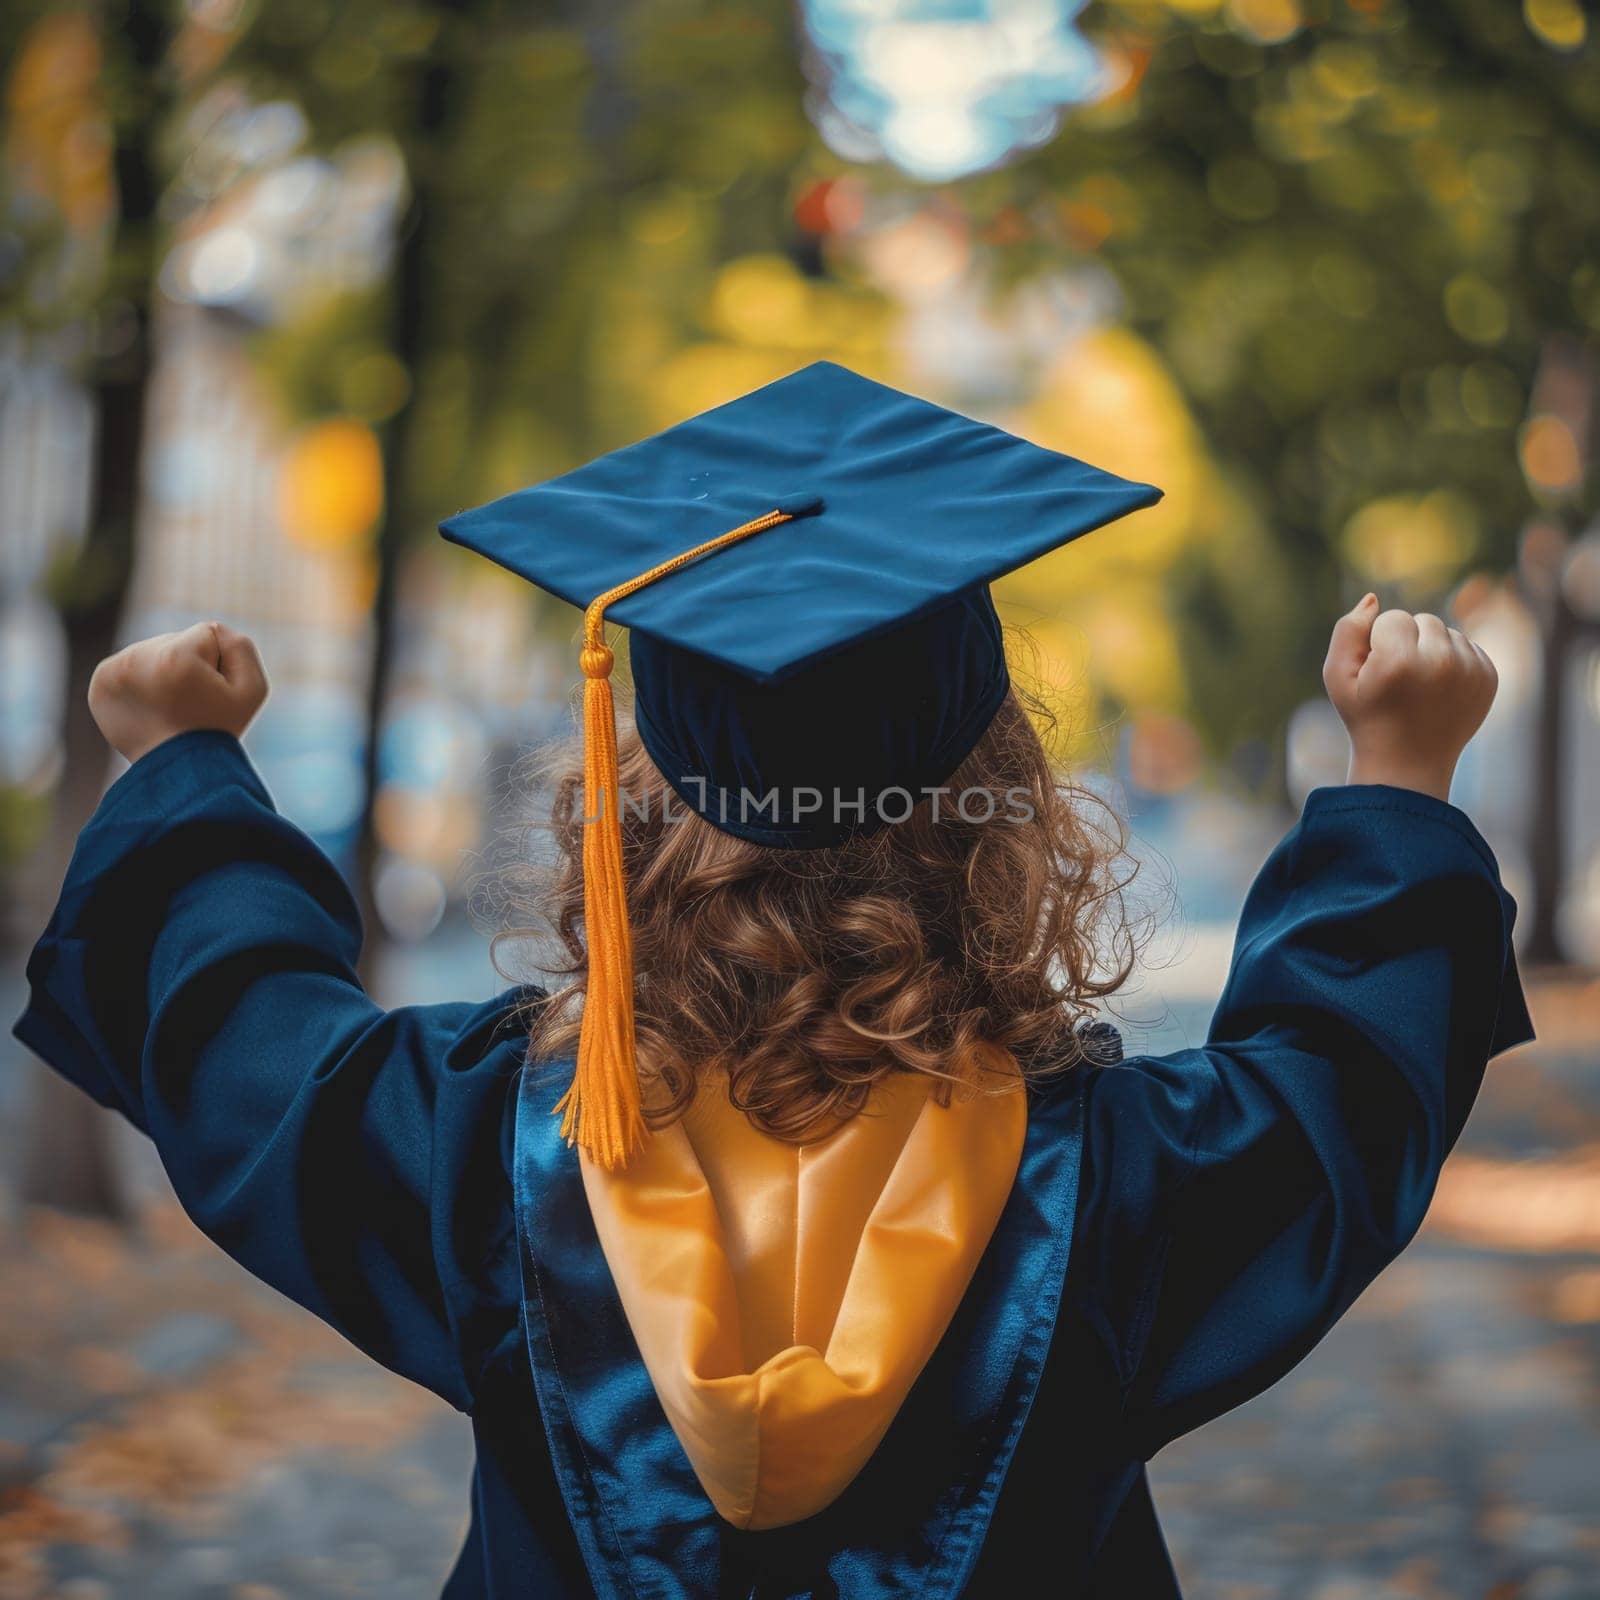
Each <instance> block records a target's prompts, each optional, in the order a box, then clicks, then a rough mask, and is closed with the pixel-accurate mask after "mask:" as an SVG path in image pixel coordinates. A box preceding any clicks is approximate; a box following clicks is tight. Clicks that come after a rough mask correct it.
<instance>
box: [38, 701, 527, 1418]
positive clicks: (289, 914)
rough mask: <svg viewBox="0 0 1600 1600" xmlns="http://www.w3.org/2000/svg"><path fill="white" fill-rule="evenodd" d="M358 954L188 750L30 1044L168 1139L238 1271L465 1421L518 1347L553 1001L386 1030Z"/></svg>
mask: <svg viewBox="0 0 1600 1600" xmlns="http://www.w3.org/2000/svg"><path fill="white" fill-rule="evenodd" d="M360 945H361V929H360V920H359V917H358V914H357V912H356V908H355V904H354V902H353V900H352V899H351V896H350V894H349V891H348V889H347V888H346V886H345V884H344V882H343V880H342V879H341V878H340V876H339V874H338V872H337V871H336V870H335V868H334V867H333V865H332V863H331V862H330V861H329V860H328V859H327V857H326V856H324V855H323V854H322V852H321V851H319V850H318V849H317V847H316V846H315V845H314V844H313V843H312V842H311V840H310V839H308V838H307V837H306V835H305V834H303V833H302V832H301V831H300V830H299V829H298V828H296V827H294V826H293V825H292V824H291V823H289V822H287V821H285V820H284V818H282V817H281V816H279V814H278V813H277V811H276V810H275V808H274V807H273V804H272V801H271V799H270V798H269V796H268V794H267V791H266V789H265V788H264V786H263V785H262V783H261V780H260V778H259V777H258V776H257V774H256V772H255V769H254V768H253V767H252V766H251V764H250V761H249V759H248V758H247V757H246V756H245V754H244V751H243V749H242V748H241V746H240V745H239V743H238V741H237V740H235V739H234V738H232V737H231V736H230V735H228V734H224V733H217V732H196V733H188V734H182V735H179V736H178V737H176V738H173V739H170V740H168V741H166V742H165V743H163V744H161V745H159V746H157V747H156V748H155V749H154V750H152V751H151V752H150V753H149V754H147V755H146V756H144V757H143V758H142V759H140V760H139V761H137V762H135V763H134V764H133V766H132V767H130V768H129V769H128V771H127V772H125V773H124V774H123V775H122V776H121V777H120V778H119V779H118V780H117V782H116V783H115V784H113V785H112V787H111V788H110V790H109V791H108V792H107V794H106V796H105V798H104V799H103V800H102V802H101V804H100V807H99V809H98V810H97V811H96V813H95V815H94V817H93V818H92V819H91V821H90V822H89V824H88V826H87V827H86V828H85V829H84V831H83V833H82V834H81V835H80V837H79V840H78V845H77V848H76V851H75V852H74V855H73V859H72V863H71V866H70V867H69V868H68V871H67V877H66V881H65V883H64V885H63V887H62V891H61V898H60V902H59V904H58V905H57V907H56V910H55V913H54V915H53V917H52V918H51V921H50V925H49V927H48V928H47V929H46V931H45V933H44V935H43V937H42V938H41V939H40V940H39V943H38V945H37V946H36V947H35V949H34V951H33V955H32V957H31V959H30V961H29V964H28V981H29V986H30V999H29V1004H28V1007H27V1010H26V1011H25V1012H24V1014H23V1016H22V1018H21V1020H20V1021H19V1022H18V1023H17V1025H16V1030H15V1031H16V1034H17V1036H18V1038H20V1039H21V1040H22V1041H23V1043H24V1044H26V1045H28V1046H29V1047H30V1048H32V1049H33V1050H34V1051H35V1052H37V1053H38V1054H39V1055H40V1056H42V1057H43V1058H44V1060H45V1061H46V1062H48V1063H49V1064H50V1065H51V1066H52V1067H54V1068H55V1069H56V1070H57V1071H58V1072H60V1073H62V1074H63V1075H64V1076H65V1077H67V1078H69V1079H71V1080H72V1081H73V1082H74V1083H76V1084H77V1085H78V1086H79V1087H80V1088H82V1089H84V1090H85V1091H87V1092H88V1093H89V1094H90V1095H92V1096H93V1097H94V1098H95V1099H96V1100H98V1101H100V1102H101V1103H102V1104H104V1105H107V1106H110V1107H112V1108H114V1109H115V1110H118V1111H120V1112H122V1113H123V1114H124V1115H125V1116H126V1117H127V1118H128V1119H129V1120H130V1121H131V1122H133V1123H134V1124H135V1125H136V1126H137V1127H139V1128H140V1129H142V1130H143V1131H144V1132H145V1133H147V1134H148V1135H149V1136H150V1137H151V1138H152V1139H153V1140H154V1142H155V1145H156V1148H157V1150H158V1151H159V1153H160V1156H161V1159H162V1162H163V1164H164V1165H165V1167H166V1169H167V1172H168V1174H169V1175H170V1177H171V1179H172V1183H173V1187H174V1189H175V1190H176V1192H177V1195H178V1198H179V1200H180V1201H181V1202H182V1204H183V1206H184V1209H185V1210H186V1211H187V1212H188V1213H189V1215H190V1216H191V1217H192V1218H193V1219H194V1221H195V1222H196V1223H197V1224H198V1225H199V1227H200V1228H201V1229H202V1230H203V1231H204V1232H205V1233H207V1234H208V1235H209V1236H210V1237H211V1238H212V1239H214V1240H215V1241H216V1242H217V1243H218V1244H219V1245H221V1246H222V1248H223V1249H224V1250H226V1251H227V1252H228V1254H229V1255H231V1256H233V1257H234V1258H235V1259H236V1260H237V1261H239V1262H240V1263H241V1264H242V1265H243V1266H245V1267H246V1268H247V1269H248V1270H249V1271H251V1272H252V1273H254V1274H255V1275H256V1276H257V1277H259V1278H262V1279H264V1280H265V1281H266V1282H267V1283H269V1284H271V1285H273V1286H274V1287H275V1288H277V1289H279V1290H281V1291H282V1292H283V1293H284V1294H286V1295H288V1296H290V1297H291V1298H292V1299H294V1300H297V1301H298V1302H299V1303H300V1304H301V1305H303V1306H305V1307H307V1308H308V1309H309V1310H311V1311H312V1312H314V1313H315V1314H316V1315H317V1316H319V1317H321V1318H322V1319H323V1320H324V1321H326V1322H328V1323H330V1324H332V1326H333V1327H335V1328H336V1329H338V1330H339V1331H340V1332H341V1333H342V1334H344V1335H345V1336H346V1337H347V1338H349V1339H350V1340H351V1341H352V1342H353V1343H355V1344H356V1345H358V1346H359V1347H360V1348H361V1349H363V1350H365V1351H366V1352H367V1353H368V1354H370V1355H372V1356H374V1357H376V1359H377V1360H379V1361H380V1362H382V1363H383V1364H384V1365H385V1366H387V1367H389V1368H391V1369H392V1370H393V1371H395V1372H398V1373H401V1374H402V1375H404V1376H406V1377H408V1378H412V1379H414V1380H415V1381H417V1382H418V1383H421V1384H423V1385H425V1386H426V1387H428V1388H429V1389H432V1390H434V1391H435V1392H436V1393H438V1394H440V1395H442V1396H443V1397H444V1398H445V1399H447V1400H449V1401H450V1402H451V1403H452V1404H453V1405H455V1406H457V1407H458V1408H460V1409H470V1407H471V1402H472V1396H473V1392H474V1388H475V1384H476V1382H477V1379H478V1377H479V1375H480V1373H481V1372H482V1371H483V1369H484V1367H485V1365H486V1364H487V1362H488V1360H489V1359H490V1357H491V1356H492V1354H493V1353H494V1351H495V1349H496V1348H497V1347H498V1346H499V1345H500V1344H501V1343H502V1342H503V1341H504V1340H505V1339H506V1338H507V1337H510V1336H514V1333H515V1321H516V1296H517V1290H516V1272H517V1268H516V1254H515V1237H514V1225H513V1221H512V1212H511V1204H510V1180H509V1177H508V1173H509V1170H510V1167H509V1161H510V1140H511V1137H512V1125H511V1118H510V1109H511V1102H512V1095H511V1089H512V1084H513V1080H514V1078H515V1076H516V1073H517V1071H518V1069H519V1068H520V1066H521V1064H522V1057H523V1050H524V1047H525V1044H526V1028H525V1027H521V1028H519V1026H518V1023H517V1018H518V1015H519V1010H520V1006H521V1005H522V1004H523V1003H524V1002H526V1001H528V1000H530V999H532V998H536V995H537V991H511V992H509V993H507V994H505V995H502V996H501V997H499V998H498V999H496V1000H493V1001H490V1002H488V1003H485V1004H481V1005H471V1004H459V1005H454V1004H453V1005H437V1006H408V1007H402V1008H400V1009H398V1010H394V1011H385V1010H384V1009H382V1008H381V1007H380V1006H378V1005H376V1004H374V1003H373V1001H371V1000H370V999H369V998H368V997H367V995H366V994H365V993H364V992H363V990H362V988H361V985H360V982H359V980H358V979H357V977H356V973H355V961H356V958H357V955H358V954H359V951H360Z"/></svg>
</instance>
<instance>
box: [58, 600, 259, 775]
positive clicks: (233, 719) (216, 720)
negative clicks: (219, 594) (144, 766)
mask: <svg viewBox="0 0 1600 1600" xmlns="http://www.w3.org/2000/svg"><path fill="white" fill-rule="evenodd" d="M266 698H267V674H266V672H265V670H264V669H263V668H262V665H261V656H260V653H259V652H258V651H257V649H256V647H255V643H254V641H253V640H251V639H250V638H248V637H247V636H246V635H245V634H242V633H236V632H235V631H234V630H233V629H232V628H227V627H224V626H223V625H222V624H221V623H220V622H197V623H196V624H195V625H194V626H193V627H192V628H185V629H184V630H183V632H182V633H161V634H157V635H156V637H155V638H153V639H141V640H140V641H139V642H138V643H137V644H130V645H129V646H128V647H127V649H125V650H119V651H118V652H117V653H116V654H115V655H114V656H107V657H106V659H105V660H104V661H102V662H101V663H100V665H99V666H98V667H96V668H95V670H94V676H93V677H92V678H91V679H90V680H89V710H90V712H91V713H92V715H93V716H94V720H95V723H96V725H97V726H98V727H99V729H100V731H101V733H103V734H104V735H105V736H106V741H107V743H109V744H110V745H111V746H112V747H113V748H114V749H116V750H119V751H121V752H122V754H123V755H125V756H126V757H127V758H128V760H129V761H137V760H138V759H139V757H140V756H142V755H144V754H145V753H146V752H147V751H149V750H153V749H154V748H155V747H156V746H157V745H158V744H160V743H161V742H162V741H163V740H165V739H170V738H172V736H173V735H174V734H178V733H188V732H189V731H190V730H192V729H195V728H221V729H224V730H225V731H226V732H228V733H232V734H235V735H237V734H242V733H243V732H244V730H245V729H246V728H247V727H248V726H249V725H250V721H251V719H252V718H253V717H254V716H255V714H256V712H258V711H259V710H260V709H261V706H262V703H263V702H264V701H265V700H266Z"/></svg>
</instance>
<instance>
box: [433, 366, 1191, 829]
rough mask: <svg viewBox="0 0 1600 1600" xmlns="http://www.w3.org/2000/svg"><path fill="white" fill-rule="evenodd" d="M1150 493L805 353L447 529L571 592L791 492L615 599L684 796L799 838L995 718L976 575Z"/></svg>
mask: <svg viewBox="0 0 1600 1600" xmlns="http://www.w3.org/2000/svg"><path fill="white" fill-rule="evenodd" d="M1160 497H1161V496H1160V491H1159V490H1157V489H1154V488H1152V487H1151V486H1150V485H1148V484H1142V483H1132V482H1129V481H1127V480H1126V479H1123V478H1119V477H1116V476H1114V475H1113V474H1111V473H1108V472H1102V471H1101V470H1099V469H1098V468H1096V467H1092V466H1089V465H1088V464H1087V463H1085V462H1082V461H1077V460H1074V459H1073V458H1072V457H1070V456H1064V455H1060V454H1057V453H1056V452H1054V451H1051V450H1045V449H1042V448H1040V447H1039V446H1038V445H1034V444H1030V443H1028V442H1027V441H1026V440H1023V439H1019V438H1016V437H1015V436H1013V435H1011V434H1008V433H1006V432H1004V431H1003V430H1002V429H999V428H995V427H991V426H990V425H988V424H986V423H982V422H976V421H974V420H973V419H971V418H970V417H963V416H960V415H958V414H957V413H956V412H953V411H948V410H946V409H945V408H944V407H942V406H936V405H932V404H930V403H929V402H928V401H926V400H920V399H918V398H917V397H916V396H914V395H909V394H903V393H901V392H900V391H899V390H897V389H891V388H888V387H886V386H885V385H883V384H880V383H875V382H873V381H872V380H871V379H869V378H864V377H862V376H861V375H860V374H858V373H854V372H850V371H848V370H847V369H846V368H844V367H840V366H835V365H834V364H833V363H831V362H826V361H820V362H816V363H814V364H813V365H811V366H808V367H805V368H803V369H801V370H800V371H798V372H794V373H791V374H790V375H789V376H788V377H786V378H782V379H780V380H779V381H778V382H776V383H771V384H768V385H766V386H765V387H764V388H761V389H757V390H756V391H755V392H754V393H752V394H747V395H743V396H741V397H740V398H738V399H736V400H732V401H730V402H729V403H728V404H726V405H723V406H718V407H717V408H716V409H715V410H712V411H709V412H707V413H705V415H703V416H698V417H691V418H690V419H688V420H687V421H685V422H682V423H679V424H678V425H677V426H676V427H673V428H669V429H667V431H666V432H664V433H661V434H658V435H657V436H656V437H654V438H652V439H645V440H642V441H641V442H640V443H638V444H633V445H629V446H628V447H627V448H625V449H622V450H617V451H613V452H612V453H611V454H610V455H607V456H602V457H601V458H600V459H599V460H598V461H592V462H590V463H589V464H588V465H586V466H583V467H579V468H578V469H577V470H576V471H574V472H569V473H566V474H564V475H563V476H561V477H559V478H555V479H553V480H551V481H550V482H548V483H544V484H537V485H534V486H533V487H531V488H527V489H521V490H518V491H517V492H516V493H514V494H510V495H506V496H503V497H502V498H501V499H499V500H496V501H494V502H492V503H491V504H489V505H485V506H479V507H477V508H475V509H473V510H470V511H463V512H461V513H459V514H458V515H457V516H454V517H451V518H449V519H448V520H447V521H445V522H444V523H443V524H442V525H441V528H440V531H441V532H442V533H443V534H444V536H445V537H446V538H447V539H450V540H453V541H454V542H456V543H458V544H461V545H464V546H465V547H466V548H468V549H470V550H474V551H476V552H477V553H478V554H480V555H483V556H486V557H487V558H488V559H489V560H491V561H494V562H497V563H498V564H499V565H501V566H503V567H507V568H509V569H510V570H511V571H512V572H515V573H517V574H518V575H519V576H521V577H523V578H526V579H527V580H528V581H529V582H530V583H535V584H538V585H539V586H540V587H541V588H543V589H546V590H548V591H549V592H550V593H552V594H555V595H558V596H560V597H561V598H562V599H565V600H569V601H571V602H572V603H573V604H575V605H578V606H587V605H588V604H589V602H590V601H591V600H593V599H594V598H595V597H596V596H597V595H601V594H604V593H605V592H606V591H608V590H610V589H612V588H614V587H615V586H617V585H618V584H622V583H625V582H627V581H628V580H630V579H633V578H636V577H637V576H639V575H640V574H642V573H646V572H649V571H651V570H652V569H654V568H655V567H657V566H659V565H661V564H662V563H663V562H666V561H670V560H671V559H672V558H674V557H676V556H679V555H681V554H682V553H683V552H685V551H687V550H692V549H694V548H695V547H696V546H698V545H700V544H702V543H705V542H706V541H708V540H711V539H714V538H716V537H718V536H720V535H722V534H725V533H727V532H729V531H730V530H732V529H735V528H738V527H741V526H743V525H744V524H746V523H749V522H751V521H754V520H755V519H757V518H759V517H761V516H763V515H764V514H765V513H767V512H769V511H772V510H776V509H789V510H792V511H793V513H794V520H792V521H789V522H785V523H783V524H781V525H779V526H776V527H772V528H768V529H766V530H764V531H762V532H760V533H757V534H754V535H752V536H751V537H749V538H746V539H744V540H742V541H741V542H739V543H737V544H733V545H730V546H727V547H725V548H723V549H720V550H718V551H716V552H714V553H712V554H708V555H706V556H705V557H703V558H701V559H699V560H696V561H693V562H690V563H689V564H687V565H685V566H683V567H682V568H680V569H679V570H677V571H675V572H672V573H671V574H669V575H667V576H665V577H662V578H660V579H658V580H656V581H655V582H652V583H650V584H648V585H646V586H645V587H643V588H641V589H639V590H638V591H637V592H636V593H634V594H632V595H630V596H628V597H627V598H626V599H623V600H619V601H618V602H617V604H616V605H614V606H611V607H608V608H607V611H606V616H607V619H608V620H610V621H614V622H617V623H619V624H621V625H623V626H625V627H627V628H629V629H630V630H631V632H632V666H633V677H634V683H635V687H636V719H637V725H638V729H639V735H640V738H641V739H642V740H643V741H644V744H645V747H646V749H647V750H648V751H649V752H650V755H651V757H652V758H653V760H654V761H655V764H656V765H657V767H659V768H660V769H661V771H662V772H663V773H664V774H665V776H666V778H667V780H668V781H669V782H670V783H671V784H672V785H673V786H674V788H675V789H676V790H677V793H678V797H679V799H680V800H681V801H682V803H683V804H684V805H685V806H686V807H688V808H689V810H691V811H693V812H695V813H697V814H698V815H700V816H702V817H704V818H705V819H706V820H707V821H709V822H711V823H713V824H714V825H715V826H717V827H719V828H722V829H724V830H725V831H726V832H729V833H733V834H736V835H737V836H738V837H740V838H743V839H749V840H751V841H753V842H755V843H758V844H766V845H772V846H775V847H779V848H786V849H815V848H819V847H821V846H824V845H830V844H835V843H838V842H839V841H841V840H843V839H846V838H848V837H850V836H852V835H853V834H858V833H869V832H872V831H874V830H875V829H877V828H880V827H882V826H884V825H886V823H888V822H892V821H895V820H899V819H901V818H903V815H904V811H903V809H902V808H903V807H904V806H908V805H909V804H910V801H911V799H915V798H917V797H918V795H919V791H920V790H921V789H923V788H924V787H937V786H938V785H940V784H943V783H944V782H945V780H946V779H947V778H949V776H950V775H951V773H953V772H954V771H955V769H956V768H957V767H958V766H959V765H960V764H961V762H962V761H963V760H964V759H965V758H966V756H967V754H968V752H969V751H970V750H971V749H972V747H973V745H974V744H975V743H976V742H977V740H978V738H979V737H980V736H981V735H982V733H983V731H984V729H985V728H986V727H987V726H988V725H989V722H990V721H991V719H992V718H993V717H994V714H995V711H996V710H997V709H998V707H999V705H1000V703H1001V701H1002V700H1003V699H1004V697H1005V693H1006V689H1007V686H1008V683H1009V679H1008V677H1007V674H1006V664H1005V652H1004V650H1003V648H1002V646H1001V637H1000V624H999V621H998V619H997V617H996V616H995V611H994V606H993V604H992V603H991V601H990V598H989V593H988V587H987V586H988V584H989V583H990V582H991V581H992V580H993V579H995V578H997V577H999V576H1001V575H1002V574H1004V573H1006V572H1010V571H1011V570H1013V569H1014V568H1016V567H1020V566H1022V565H1024V564H1025V563H1027V562H1029V561H1032V560H1033V559H1034V558H1035V557H1037V556H1040V555H1043V554H1045V553H1046V552H1047V551H1049V550H1053V549H1055V548H1057V547H1058V546H1060V545H1064V544H1067V543H1069V542H1070V541H1071V540H1073V539H1076V538H1078V537H1080V536H1081V535H1083V534H1085V533H1088V532H1090V531H1092V530H1093V529H1096V528H1100V527H1103V526H1104V525H1105V524H1106V523H1109V522H1112V521H1114V520H1115V519H1117V518H1118V517H1122V516H1125V515H1127V514H1128V513H1129V512H1132V511H1137V510H1139V509H1140V508H1141V507H1145V506H1149V505H1153V504H1154V503H1155V502H1156V501H1157V500H1159V499H1160ZM890 790H904V791H907V792H908V794H909V796H910V799H906V800H902V798H901V796H900V795H898V794H891V795H889V796H888V798H887V799H885V800H884V801H883V802H882V803H881V804H880V799H879V797H880V796H882V795H884V793H885V791H890Z"/></svg>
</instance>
